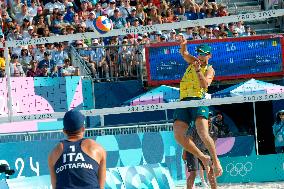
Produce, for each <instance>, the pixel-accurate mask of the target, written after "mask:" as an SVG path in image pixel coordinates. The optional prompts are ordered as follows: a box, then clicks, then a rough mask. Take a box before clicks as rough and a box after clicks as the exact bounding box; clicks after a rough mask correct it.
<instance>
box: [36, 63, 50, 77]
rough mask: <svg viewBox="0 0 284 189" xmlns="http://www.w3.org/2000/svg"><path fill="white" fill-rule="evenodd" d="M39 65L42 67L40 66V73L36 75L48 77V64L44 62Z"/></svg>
mask: <svg viewBox="0 0 284 189" xmlns="http://www.w3.org/2000/svg"><path fill="white" fill-rule="evenodd" d="M41 66H42V67H41V68H40V74H39V75H38V77H49V73H50V70H51V69H49V68H48V65H47V64H46V63H44V64H42V65H41Z"/></svg>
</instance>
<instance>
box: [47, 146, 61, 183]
mask: <svg viewBox="0 0 284 189" xmlns="http://www.w3.org/2000/svg"><path fill="white" fill-rule="evenodd" d="M62 148H63V145H62V144H61V143H60V144H58V145H57V146H56V147H55V148H54V149H53V150H52V152H51V153H50V154H49V156H48V168H49V173H50V179H51V185H52V188H53V189H55V186H56V174H55V170H54V165H55V162H56V161H57V160H58V158H59V156H60V155H61V153H62Z"/></svg>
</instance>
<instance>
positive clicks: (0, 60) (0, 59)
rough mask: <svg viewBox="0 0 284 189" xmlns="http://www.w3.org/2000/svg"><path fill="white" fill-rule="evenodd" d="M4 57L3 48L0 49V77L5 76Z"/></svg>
mask: <svg viewBox="0 0 284 189" xmlns="http://www.w3.org/2000/svg"><path fill="white" fill-rule="evenodd" d="M5 65H6V64H5V58H4V50H2V49H1V50H0V77H4V76H5Z"/></svg>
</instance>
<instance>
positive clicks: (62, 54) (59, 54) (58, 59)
mask: <svg viewBox="0 0 284 189" xmlns="http://www.w3.org/2000/svg"><path fill="white" fill-rule="evenodd" d="M68 57H69V56H68V53H67V52H66V51H65V47H64V45H63V44H62V43H58V45H57V50H56V51H54V52H53V54H52V59H53V60H54V62H55V64H56V66H58V67H59V68H61V67H62V66H63V65H64V62H63V61H64V60H66V59H67V58H68Z"/></svg>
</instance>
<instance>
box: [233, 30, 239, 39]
mask: <svg viewBox="0 0 284 189" xmlns="http://www.w3.org/2000/svg"><path fill="white" fill-rule="evenodd" d="M233 37H239V33H238V32H237V30H236V29H235V30H234V31H233Z"/></svg>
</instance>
